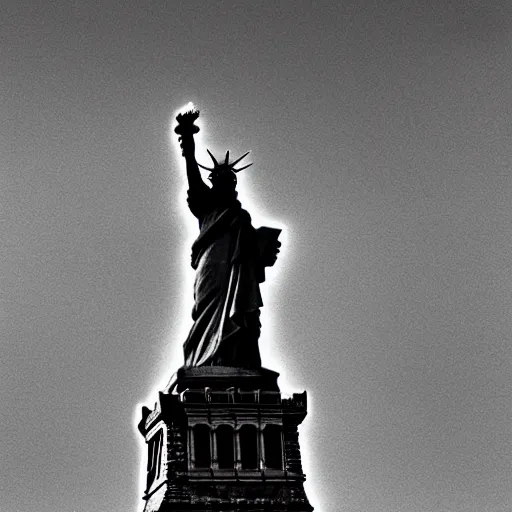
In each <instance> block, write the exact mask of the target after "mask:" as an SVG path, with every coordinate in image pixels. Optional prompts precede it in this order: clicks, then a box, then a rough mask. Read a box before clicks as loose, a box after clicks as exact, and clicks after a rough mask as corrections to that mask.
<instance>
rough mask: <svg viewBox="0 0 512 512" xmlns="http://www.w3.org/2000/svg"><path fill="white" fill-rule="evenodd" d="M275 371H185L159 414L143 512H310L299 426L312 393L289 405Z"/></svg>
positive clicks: (149, 428)
mask: <svg viewBox="0 0 512 512" xmlns="http://www.w3.org/2000/svg"><path fill="white" fill-rule="evenodd" d="M277 377H278V374H277V373H276V372H273V371H271V370H266V369H260V370H242V369H239V368H228V367H201V368H189V369H185V368H182V369H180V370H179V371H178V372H177V374H176V375H175V376H174V377H173V379H171V382H170V383H169V385H168V386H167V388H166V390H165V392H163V393H159V397H158V401H157V403H156V404H155V407H154V409H153V410H150V409H148V408H147V407H143V408H142V420H141V422H140V423H139V430H140V432H141V433H142V435H143V436H144V438H145V440H146V443H147V446H148V465H147V486H146V492H145V495H144V500H145V501H146V505H145V508H144V512H167V511H169V512H170V511H175V512H185V511H196V512H203V511H204V512H206V511H213V510H216V511H219V512H220V511H230V512H235V511H240V512H241V511H246V512H263V511H265V512H270V511H272V512H278V511H279V512H284V511H294V512H310V511H312V510H313V507H312V506H311V505H310V504H309V502H308V499H307V497H306V494H305V492H304V486H303V482H304V481H305V475H304V473H303V472H302V465H301V456H300V447H299V440H298V425H299V424H300V423H301V422H302V421H303V419H304V418H305V416H306V414H307V396H306V392H303V393H301V394H294V395H293V397H291V398H284V397H282V395H281V392H280V391H279V387H278V385H277Z"/></svg>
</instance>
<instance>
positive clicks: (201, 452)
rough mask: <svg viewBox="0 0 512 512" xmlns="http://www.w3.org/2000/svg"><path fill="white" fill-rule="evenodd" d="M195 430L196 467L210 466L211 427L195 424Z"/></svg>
mask: <svg viewBox="0 0 512 512" xmlns="http://www.w3.org/2000/svg"><path fill="white" fill-rule="evenodd" d="M193 432H194V459H195V467H196V468H209V467H210V465H211V463H212V456H211V446H210V427H209V426H208V425H203V424H200V425H195V427H194V430H193Z"/></svg>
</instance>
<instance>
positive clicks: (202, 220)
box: [184, 186, 265, 369]
mask: <svg viewBox="0 0 512 512" xmlns="http://www.w3.org/2000/svg"><path fill="white" fill-rule="evenodd" d="M188 202H189V207H190V209H191V211H192V213H193V214H194V215H195V216H196V217H197V218H198V219H199V227H200V232H199V236H198V238H197V239H196V241H195V242H194V244H193V246H192V267H193V268H194V269H195V270H196V277H195V282H194V308H193V311H192V319H193V321H194V324H193V326H192V329H191V330H190V333H189V335H188V338H187V340H186V341H185V344H184V353H185V366H187V367H191V366H208V365H211V366H234V367H239V368H251V369H252V368H261V358H260V354H259V348H258V338H259V335H260V321H259V309H260V307H261V306H262V305H263V303H262V300H261V294H260V288H259V283H260V282H262V281H263V280H264V277H265V276H264V263H263V262H262V258H261V255H260V246H259V243H258V232H257V231H256V230H255V229H254V227H253V226H252V224H251V217H250V215H249V213H248V212H246V211H245V210H243V209H242V207H241V204H240V202H239V201H238V200H237V199H236V194H233V196H232V197H231V198H229V199H227V198H223V199H219V198H218V197H217V196H216V195H215V194H214V192H213V190H212V189H209V188H208V187H206V186H205V187H204V188H200V189H198V190H195V191H194V192H192V191H189V200H188Z"/></svg>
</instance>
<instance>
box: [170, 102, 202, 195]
mask: <svg viewBox="0 0 512 512" xmlns="http://www.w3.org/2000/svg"><path fill="white" fill-rule="evenodd" d="M198 117H199V111H198V110H195V109H192V110H190V111H188V112H185V113H184V114H179V115H178V116H177V117H176V120H177V121H178V126H177V127H176V128H175V129H174V131H175V132H176V133H177V134H178V135H179V136H180V137H179V139H178V140H179V142H180V147H181V154H182V155H183V156H184V157H185V162H186V164H187V179H188V186H189V190H191V191H196V190H201V189H203V188H204V187H206V188H208V187H207V185H206V184H205V183H204V181H203V179H202V178H201V173H200V171H199V166H198V165H197V162H196V156H195V151H196V145H195V142H194V134H195V133H197V132H198V131H199V128H198V127H197V126H196V125H195V124H194V121H195V120H196V119H197V118H198Z"/></svg>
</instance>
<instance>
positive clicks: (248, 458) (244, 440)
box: [240, 425, 258, 469]
mask: <svg viewBox="0 0 512 512" xmlns="http://www.w3.org/2000/svg"><path fill="white" fill-rule="evenodd" d="M240 451H241V454H240V455H241V457H240V458H241V461H242V469H258V431H257V429H256V427H255V426H254V425H243V426H242V427H241V428H240Z"/></svg>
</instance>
